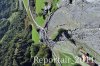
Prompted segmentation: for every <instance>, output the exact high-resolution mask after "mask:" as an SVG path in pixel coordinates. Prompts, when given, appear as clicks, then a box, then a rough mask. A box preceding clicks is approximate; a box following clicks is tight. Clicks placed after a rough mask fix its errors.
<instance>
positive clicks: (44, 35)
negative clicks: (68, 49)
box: [28, 0, 100, 66]
mask: <svg viewBox="0 0 100 66" xmlns="http://www.w3.org/2000/svg"><path fill="white" fill-rule="evenodd" d="M28 7H29V11H30V15H31V18H32V20H33V24H32V25H35V26H36V28H39V29H40V38H41V39H43V42H44V43H45V44H46V45H47V46H48V47H49V48H50V49H51V50H52V52H53V55H54V56H55V57H57V54H56V52H59V51H56V50H53V49H52V48H53V47H54V46H55V45H56V44H57V43H56V42H54V41H52V40H50V39H49V37H48V34H47V33H46V30H45V29H44V28H43V27H41V26H39V25H38V24H37V22H36V21H35V19H34V17H33V14H32V12H31V8H30V4H29V0H28ZM79 45H80V46H83V44H82V45H81V44H80V43H79ZM83 47H84V48H85V49H89V50H90V51H91V52H94V50H93V49H90V48H89V47H87V45H84V46H83ZM61 48H62V47H61ZM56 49H58V48H56ZM86 52H88V50H86ZM91 52H90V53H91ZM91 54H93V53H91ZM95 54H96V55H97V56H98V57H100V56H99V55H98V53H95ZM94 56H95V55H94ZM95 58H96V59H98V58H97V57H95ZM58 65H59V66H61V64H58Z"/></svg>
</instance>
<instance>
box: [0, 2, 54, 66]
mask: <svg viewBox="0 0 100 66" xmlns="http://www.w3.org/2000/svg"><path fill="white" fill-rule="evenodd" d="M23 8H24V7H23ZM26 21H28V17H27V14H26V11H25V9H23V10H20V9H19V3H18V0H0V66H32V65H33V66H36V65H37V66H39V65H38V64H33V57H34V56H36V55H38V56H40V57H48V58H49V57H52V54H50V52H51V51H50V50H49V48H47V47H46V46H45V45H39V44H34V41H32V35H31V29H32V27H31V26H30V25H29V26H27V27H26V26H25V24H26V23H25V22H26ZM44 49H46V50H45V51H44ZM49 55H51V56H49ZM40 65H41V64H40Z"/></svg>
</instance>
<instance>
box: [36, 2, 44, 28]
mask: <svg viewBox="0 0 100 66" xmlns="http://www.w3.org/2000/svg"><path fill="white" fill-rule="evenodd" d="M44 2H45V0H41V1H40V0H36V14H37V17H36V21H37V23H38V25H40V26H43V25H44V22H45V20H44V19H43V16H42V15H41V16H40V15H39V14H42V10H41V9H43V8H44Z"/></svg>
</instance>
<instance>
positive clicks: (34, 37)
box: [23, 0, 39, 43]
mask: <svg viewBox="0 0 100 66" xmlns="http://www.w3.org/2000/svg"><path fill="white" fill-rule="evenodd" d="M23 3H24V7H25V9H26V11H27V13H28V16H29V18H30V19H32V18H31V15H30V12H29V9H28V0H23ZM32 39H33V40H34V42H35V43H38V42H39V35H38V32H37V31H36V29H35V27H34V26H32Z"/></svg>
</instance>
